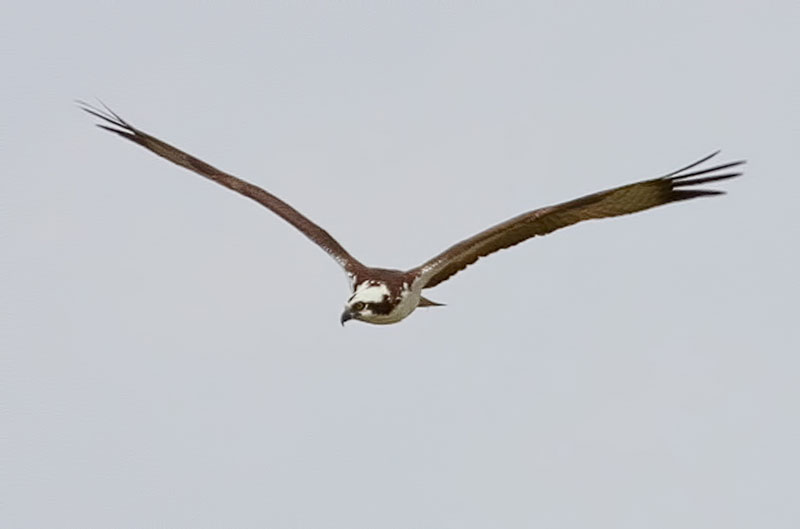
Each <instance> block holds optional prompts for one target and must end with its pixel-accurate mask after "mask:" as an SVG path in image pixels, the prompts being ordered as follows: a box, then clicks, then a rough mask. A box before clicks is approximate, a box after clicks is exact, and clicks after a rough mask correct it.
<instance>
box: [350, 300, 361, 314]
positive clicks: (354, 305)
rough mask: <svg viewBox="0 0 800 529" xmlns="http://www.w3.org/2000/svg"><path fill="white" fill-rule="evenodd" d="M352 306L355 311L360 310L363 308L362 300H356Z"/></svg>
mask: <svg viewBox="0 0 800 529" xmlns="http://www.w3.org/2000/svg"><path fill="white" fill-rule="evenodd" d="M352 308H353V310H354V311H356V312H361V311H362V310H364V302H363V301H356V302H355V303H353V307H352Z"/></svg>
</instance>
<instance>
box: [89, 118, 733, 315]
mask: <svg viewBox="0 0 800 529" xmlns="http://www.w3.org/2000/svg"><path fill="white" fill-rule="evenodd" d="M78 104H79V105H80V106H81V108H82V109H83V110H85V111H86V112H88V113H89V114H92V115H93V116H95V117H97V118H99V119H100V120H102V122H101V123H99V124H98V125H97V126H98V127H101V128H103V129H106V130H109V131H111V132H114V133H115V134H118V135H120V136H122V137H123V138H125V139H127V140H130V141H132V142H134V143H138V144H139V145H141V146H142V147H144V148H146V149H148V150H150V151H152V152H154V153H155V154H157V155H159V156H161V157H163V158H166V159H167V160H169V161H171V162H173V163H175V164H178V165H180V166H183V167H185V168H187V169H189V170H190V171H194V172H195V173H197V174H199V175H201V176H204V177H206V178H208V179H209V180H213V181H214V182H217V183H218V184H221V185H223V186H225V187H227V188H229V189H232V190H233V191H236V192H237V193H241V194H242V195H244V196H246V197H248V198H251V199H253V200H255V201H256V202H258V203H259V204H261V205H263V206H265V207H266V208H268V209H270V210H271V211H272V212H273V213H275V214H276V215H278V216H279V217H281V218H282V219H283V220H285V221H286V222H288V223H289V224H291V225H292V226H294V227H295V228H297V229H298V230H300V232H301V233H302V234H303V235H305V236H306V237H308V238H309V239H311V241H313V242H314V243H316V244H317V245H318V246H319V247H320V248H322V249H323V250H325V251H326V252H327V253H328V255H330V256H331V257H333V259H334V260H335V261H336V262H337V263H339V266H341V267H342V268H343V269H344V271H345V273H346V274H347V277H348V279H349V280H350V288H351V295H350V297H349V298H348V299H347V302H346V303H345V306H344V312H342V315H341V319H340V321H341V323H342V325H344V323H345V322H347V321H348V320H360V321H363V322H367V323H375V324H387V323H397V322H399V321H400V320H402V319H404V318H405V317H407V316H408V315H409V314H411V313H412V312H414V309H416V308H417V307H433V306H440V305H441V303H436V302H434V301H431V300H429V299H427V298H426V297H424V296H422V290H423V289H427V288H432V287H435V286H436V285H438V284H439V283H441V282H442V281H445V280H447V279H449V278H450V277H451V276H453V275H454V274H456V273H458V272H460V271H461V270H463V269H464V268H466V267H467V266H469V265H471V264H472V263H474V262H475V261H477V260H478V259H479V258H481V257H484V256H486V255H489V254H491V253H494V252H496V251H498V250H502V249H504V248H508V247H510V246H514V245H515V244H519V243H521V242H522V241H525V240H527V239H529V238H531V237H535V236H537V235H546V234H548V233H550V232H553V231H555V230H557V229H559V228H564V227H566V226H570V225H572V224H575V223H578V222H581V221H584V220H589V219H599V218H604V217H616V216H618V215H627V214H629V213H635V212H637V211H643V210H645V209H650V208H653V207H656V206H661V205H663V204H669V203H670V202H678V201H681V200H688V199H692V198H697V197H704V196H713V195H719V194H723V192H722V191H717V190H710V189H698V188H697V187H696V186H698V185H701V184H707V183H710V182H716V181H718V180H725V179H728V178H733V177H735V176H740V175H741V174H742V173H740V172H736V171H735V170H734V171H732V170H731V169H733V168H735V167H737V166H739V165H741V164H743V163H744V161H736V162H728V163H724V164H720V165H715V166H713V167H705V168H703V167H701V166H702V165H703V164H704V163H705V162H707V161H709V160H710V159H711V158H713V157H714V156H716V155H717V154H718V153H719V151H717V152H715V153H712V154H710V155H708V156H706V157H704V158H702V159H700V160H698V161H696V162H694V163H691V164H689V165H687V166H685V167H682V168H680V169H678V170H677V171H673V172H671V173H669V174H666V175H664V176H661V177H658V178H653V179H650V180H643V181H641V182H636V183H635V184H629V185H625V186H622V187H617V188H614V189H609V190H606V191H600V192H599V193H594V194H591V195H587V196H585V197H581V198H578V199H575V200H570V201H569V202H564V203H561V204H557V205H554V206H546V207H543V208H539V209H535V210H533V211H529V212H527V213H523V214H521V215H517V216H516V217H513V218H511V219H509V220H507V221H505V222H501V223H500V224H497V225H495V226H492V227H490V228H488V229H486V230H484V231H482V232H480V233H478V234H476V235H473V236H472V237H469V238H468V239H464V240H463V241H460V242H458V243H456V244H454V245H453V246H451V247H449V248H447V249H446V250H445V251H443V252H442V253H440V254H439V255H436V256H435V257H433V258H431V259H429V260H428V261H426V262H424V263H422V264H421V265H419V266H417V267H416V268H412V269H411V270H405V271H403V270H390V269H386V268H373V267H370V266H366V265H364V264H362V263H361V262H359V261H358V260H357V259H355V258H354V257H353V256H352V255H350V254H349V253H348V252H347V250H345V249H344V248H343V247H342V245H341V244H339V243H338V242H337V241H336V239H334V238H333V237H332V236H331V235H330V234H329V233H328V232H327V231H325V230H324V229H322V228H321V227H320V226H318V225H317V224H315V223H314V222H312V221H311V220H309V219H308V218H307V217H306V216H305V215H303V214H302V213H300V212H299V211H297V210H296V209H294V208H293V207H292V206H290V205H289V204H287V203H286V202H284V201H283V200H281V199H279V198H278V197H276V196H275V195H273V194H272V193H269V192H268V191H266V190H264V189H262V188H260V187H258V186H256V185H254V184H251V183H249V182H246V181H244V180H241V179H239V178H237V177H235V176H233V175H230V174H228V173H226V172H224V171H220V170H219V169H217V168H216V167H213V166H211V165H209V164H207V163H206V162H204V161H202V160H200V159H199V158H195V157H194V156H192V155H190V154H187V153H185V152H183V151H181V150H180V149H177V148H175V147H173V146H172V145H169V144H168V143H166V142H163V141H161V140H159V139H158V138H155V137H153V136H151V135H149V134H147V133H146V132H143V131H141V130H139V129H137V128H136V127H134V126H133V125H131V124H130V123H128V122H127V121H125V120H124V119H122V118H121V117H119V116H118V115H117V114H115V113H114V112H113V111H111V109H109V108H108V107H105V105H103V106H104V110H102V109H99V108H96V107H93V106H91V105H88V104H86V103H83V102H78Z"/></svg>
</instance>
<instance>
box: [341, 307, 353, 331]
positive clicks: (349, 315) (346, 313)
mask: <svg viewBox="0 0 800 529" xmlns="http://www.w3.org/2000/svg"><path fill="white" fill-rule="evenodd" d="M352 319H353V313H352V312H350V309H344V312H342V317H341V318H340V319H339V321H340V322H342V327H344V322H346V321H347V320H352Z"/></svg>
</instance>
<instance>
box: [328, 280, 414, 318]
mask: <svg viewBox="0 0 800 529" xmlns="http://www.w3.org/2000/svg"><path fill="white" fill-rule="evenodd" d="M396 306H397V300H396V299H394V296H392V292H391V290H389V287H388V286H387V285H386V284H385V283H382V282H378V281H364V282H363V283H361V284H359V285H356V289H355V292H353V295H352V296H350V299H348V300H347V303H346V304H345V306H344V312H343V313H342V318H341V322H342V325H344V322H346V321H347V320H353V319H354V320H362V321H366V322H369V323H392V322H394V321H397V320H398V319H400V318H393V317H392V316H391V314H392V312H393V310H394V308H395V307H396Z"/></svg>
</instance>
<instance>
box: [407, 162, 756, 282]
mask: <svg viewBox="0 0 800 529" xmlns="http://www.w3.org/2000/svg"><path fill="white" fill-rule="evenodd" d="M717 154H719V151H717V152H715V153H712V154H710V155H708V156H706V157H705V158H703V159H701V160H698V161H696V162H694V163H692V164H689V165H687V166H686V167H682V168H681V169H678V170H677V171H673V172H671V173H669V174H667V175H664V176H662V177H660V178H654V179H652V180H645V181H643V182H637V183H635V184H630V185H626V186H622V187H617V188H615V189H609V190H607V191H601V192H599V193H594V194H592V195H588V196H585V197H582V198H579V199H577V200H571V201H569V202H564V203H563V204H558V205H556V206H548V207H544V208H541V209H536V210H533V211H529V212H528V213H523V214H522V215H519V216H517V217H514V218H512V219H509V220H507V221H505V222H503V223H501V224H498V225H496V226H493V227H491V228H489V229H488V230H485V231H482V232H480V233H478V234H477V235H474V236H473V237H470V238H469V239H465V240H463V241H461V242H459V243H458V244H456V245H454V246H451V247H450V248H448V249H447V250H445V251H444V252H442V253H440V254H439V255H437V256H436V257H434V258H433V259H430V260H429V261H428V262H426V263H424V264H423V265H421V266H419V267H417V268H415V269H414V270H413V271H412V272H415V273H417V274H418V275H419V276H420V280H421V281H422V284H423V285H424V287H423V288H431V287H434V286H436V285H438V284H439V283H441V282H442V281H444V280H446V279H447V278H449V277H450V276H452V275H453V274H455V273H457V272H459V271H461V270H463V269H464V268H466V267H467V266H469V265H471V264H472V263H474V262H475V261H477V260H478V259H479V258H481V257H483V256H485V255H489V254H490V253H494V252H496V251H498V250H502V249H503V248H508V247H510V246H514V245H515V244H519V243H521V242H522V241H524V240H526V239H529V238H531V237H534V236H536V235H546V234H548V233H550V232H552V231H555V230H557V229H559V228H564V227H566V226H570V225H572V224H575V223H577V222H581V221H584V220H589V219H600V218H603V217H616V216H618V215H627V214H629V213H635V212H637V211H642V210H645V209H649V208H653V207H656V206H660V205H662V204H668V203H670V202H677V201H680V200H688V199H690V198H696V197H702V196H710V195H719V194H723V192H722V191H714V190H708V189H696V188H695V187H694V186H696V185H699V184H706V183H709V182H715V181H717V180H725V179H727V178H733V177H735V176H739V175H741V174H742V173H739V172H731V171H727V170H728V169H731V168H732V167H736V166H738V165H741V164H743V163H744V161H738V162H730V163H725V164H722V165H717V166H714V167H710V168H707V169H697V167H698V166H699V165H701V164H703V163H705V162H707V161H708V160H710V159H711V158H712V157H714V156H716V155H717Z"/></svg>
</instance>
